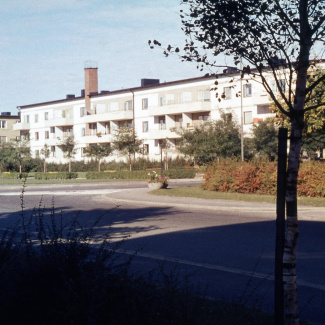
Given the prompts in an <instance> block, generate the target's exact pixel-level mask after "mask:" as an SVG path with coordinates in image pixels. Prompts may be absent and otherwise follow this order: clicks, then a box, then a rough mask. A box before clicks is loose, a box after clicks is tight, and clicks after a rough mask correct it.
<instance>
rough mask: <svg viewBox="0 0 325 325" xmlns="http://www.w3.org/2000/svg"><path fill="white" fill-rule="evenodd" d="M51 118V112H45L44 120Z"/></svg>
mask: <svg viewBox="0 0 325 325" xmlns="http://www.w3.org/2000/svg"><path fill="white" fill-rule="evenodd" d="M48 119H49V112H45V113H44V120H45V121H47V120H48Z"/></svg>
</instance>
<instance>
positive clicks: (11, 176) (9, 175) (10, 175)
mask: <svg viewBox="0 0 325 325" xmlns="http://www.w3.org/2000/svg"><path fill="white" fill-rule="evenodd" d="M27 176H28V173H8V172H4V173H1V177H2V178H3V179H18V178H20V179H22V178H27Z"/></svg>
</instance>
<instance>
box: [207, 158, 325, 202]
mask: <svg viewBox="0 0 325 325" xmlns="http://www.w3.org/2000/svg"><path fill="white" fill-rule="evenodd" d="M276 186H277V163H275V162H260V161H253V162H241V161H237V160H235V159H224V160H221V161H220V162H217V161H215V162H213V163H212V164H210V166H209V167H208V169H207V172H206V174H205V182H204V184H203V185H202V187H203V189H205V190H210V191H220V192H236V193H246V194H249V193H254V194H268V195H275V194H276ZM298 196H310V197H325V164H324V163H321V162H318V161H316V162H303V163H301V165H300V171H299V177H298Z"/></svg>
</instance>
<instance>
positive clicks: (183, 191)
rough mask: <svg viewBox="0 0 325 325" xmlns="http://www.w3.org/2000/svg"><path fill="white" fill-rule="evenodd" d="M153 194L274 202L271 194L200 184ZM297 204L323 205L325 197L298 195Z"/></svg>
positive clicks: (324, 205)
mask: <svg viewBox="0 0 325 325" xmlns="http://www.w3.org/2000/svg"><path fill="white" fill-rule="evenodd" d="M150 193H151V194H154V195H165V196H173V197H195V198H200V199H208V200H233V201H243V202H263V203H275V202H276V197H275V196H272V195H258V194H242V193H226V192H217V191H207V190H203V189H202V188H201V187H200V186H185V187H174V188H173V187H171V188H167V189H160V190H154V191H151V192H150ZM298 204H299V205H304V206H313V207H325V198H315V197H299V198H298Z"/></svg>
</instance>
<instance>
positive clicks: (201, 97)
mask: <svg viewBox="0 0 325 325" xmlns="http://www.w3.org/2000/svg"><path fill="white" fill-rule="evenodd" d="M197 99H198V101H199V102H209V101H210V91H209V90H199V91H198V92H197Z"/></svg>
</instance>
